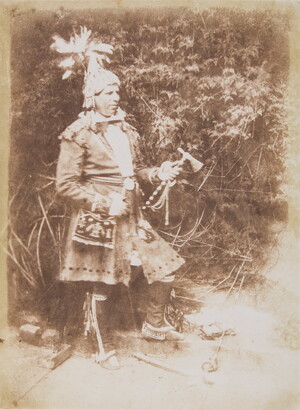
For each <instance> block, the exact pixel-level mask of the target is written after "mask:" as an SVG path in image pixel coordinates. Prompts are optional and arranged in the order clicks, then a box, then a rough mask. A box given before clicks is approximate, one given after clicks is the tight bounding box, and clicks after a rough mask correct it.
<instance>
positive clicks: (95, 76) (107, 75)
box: [51, 27, 120, 108]
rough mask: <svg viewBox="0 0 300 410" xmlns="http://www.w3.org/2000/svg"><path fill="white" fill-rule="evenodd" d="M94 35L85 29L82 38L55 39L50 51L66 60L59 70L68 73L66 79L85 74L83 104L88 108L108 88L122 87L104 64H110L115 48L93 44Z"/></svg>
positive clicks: (81, 28)
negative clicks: (92, 36) (116, 85)
mask: <svg viewBox="0 0 300 410" xmlns="http://www.w3.org/2000/svg"><path fill="white" fill-rule="evenodd" d="M91 34H92V31H91V30H88V29H87V28H86V27H80V34H76V33H75V34H74V36H72V37H71V38H70V41H66V40H64V39H63V38H62V37H60V36H58V35H56V36H53V40H54V42H53V43H52V45H51V49H52V50H54V51H57V52H58V53H60V54H64V56H65V58H64V59H63V60H62V61H61V62H60V63H59V67H60V68H62V69H64V70H65V72H64V74H63V76H62V78H63V79H66V78H69V77H70V76H71V75H73V74H76V73H77V72H78V71H79V70H82V69H83V71H84V86H83V94H84V97H85V99H84V104H83V106H84V107H85V108H91V107H92V106H93V97H94V95H95V93H97V92H100V91H101V90H102V89H104V88H105V87H106V86H107V85H109V84H114V83H116V84H119V83H120V81H119V78H118V77H117V76H116V75H115V74H113V73H112V72H111V71H108V70H106V69H105V66H104V64H105V62H106V63H109V62H110V58H109V56H110V55H112V53H113V46H111V45H110V44H105V43H101V42H95V41H94V40H91Z"/></svg>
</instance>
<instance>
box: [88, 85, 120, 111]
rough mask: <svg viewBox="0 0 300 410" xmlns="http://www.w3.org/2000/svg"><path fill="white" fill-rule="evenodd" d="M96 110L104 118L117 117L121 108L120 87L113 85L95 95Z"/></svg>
mask: <svg viewBox="0 0 300 410" xmlns="http://www.w3.org/2000/svg"><path fill="white" fill-rule="evenodd" d="M94 99H95V110H96V111H97V112H98V113H99V114H101V115H103V116H104V117H111V116H112V115H115V114H116V112H117V109H118V107H119V101H120V95H119V86H118V85H117V84H111V85H108V86H107V87H105V88H104V90H103V91H101V92H100V93H99V94H95V96H94Z"/></svg>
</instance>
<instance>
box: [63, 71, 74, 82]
mask: <svg viewBox="0 0 300 410" xmlns="http://www.w3.org/2000/svg"><path fill="white" fill-rule="evenodd" d="M72 74H73V71H71V70H67V71H66V72H65V73H64V75H63V76H62V79H63V80H65V79H67V78H69V77H70V75H72Z"/></svg>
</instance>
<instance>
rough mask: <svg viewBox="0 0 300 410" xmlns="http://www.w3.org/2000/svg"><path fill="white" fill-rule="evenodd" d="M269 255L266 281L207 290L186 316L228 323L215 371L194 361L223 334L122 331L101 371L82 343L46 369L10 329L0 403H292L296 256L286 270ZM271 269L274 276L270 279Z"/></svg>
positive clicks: (246, 409)
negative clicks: (162, 335) (109, 365)
mask: <svg viewBox="0 0 300 410" xmlns="http://www.w3.org/2000/svg"><path fill="white" fill-rule="evenodd" d="M294 251H295V250H293V249H289V250H288V251H287V250H285V252H294ZM295 260H296V261H297V260H298V258H296V259H295ZM271 262H272V261H271ZM273 262H274V261H273ZM273 262H272V263H270V266H269V267H267V268H266V278H267V280H266V282H265V284H264V285H263V286H262V285H259V286H257V287H256V288H252V289H251V290H249V289H245V290H242V291H241V292H240V294H239V295H238V298H237V293H233V294H232V295H230V297H228V295H227V293H226V292H212V293H210V294H208V295H206V297H205V303H204V305H203V306H202V308H201V309H199V310H198V311H197V312H195V313H193V314H191V315H190V316H189V317H188V319H189V321H190V322H192V323H194V324H196V325H210V324H212V323H217V324H218V325H219V326H221V327H222V329H231V330H234V332H235V335H233V334H231V335H226V336H224V338H223V341H222V343H221V347H220V351H219V353H218V355H217V359H218V368H217V369H216V371H215V372H211V373H208V372H204V371H203V370H202V369H201V365H202V364H203V363H204V362H205V361H207V360H208V359H209V358H211V357H213V356H214V354H215V352H216V350H217V348H218V346H219V343H220V340H221V339H220V337H218V338H216V340H202V339H201V338H200V336H199V335H197V334H190V335H188V336H187V340H186V342H185V343H183V344H181V345H180V346H178V345H169V344H163V345H162V344H160V343H164V342H154V344H151V342H145V341H143V340H142V339H140V338H139V337H137V336H136V335H132V334H123V335H120V338H119V342H118V344H119V348H120V361H121V364H122V367H121V369H120V370H119V371H107V370H104V369H103V368H101V367H100V366H99V365H98V364H96V363H95V362H93V361H92V359H91V358H90V357H88V356H87V355H86V353H85V352H82V351H80V350H77V351H75V352H74V353H73V355H72V356H71V357H70V358H69V359H68V360H66V361H65V362H64V363H63V364H61V365H60V366H59V367H57V368H56V369H54V370H49V369H47V368H45V367H42V365H41V360H40V359H41V357H42V356H43V355H44V354H46V353H45V350H44V348H41V347H37V346H33V345H29V344H26V343H24V342H22V341H20V339H19V338H18V334H17V332H16V331H15V330H14V329H10V331H7V332H6V333H3V334H1V335H0V336H1V338H2V339H3V342H2V343H1V344H0V351H1V360H2V364H1V380H2V382H1V389H2V392H1V397H2V402H1V405H0V407H1V408H22V409H25V408H35V409H43V408H51V409H66V408H72V409H73V408H74V409H76V408H78V409H90V408H91V409H94V408H95V409H197V410H198V409H199V410H235V409H236V410H241V409H242V410H294V409H299V408H300V398H299V386H300V377H299V376H300V374H299V363H300V362H299V297H298V294H299V293H298V289H299V288H298V286H297V284H298V283H299V279H297V275H298V265H297V264H296V266H295V265H294V266H293V267H290V268H289V269H290V271H287V270H286V268H287V265H286V264H281V259H280V258H279V262H277V263H273ZM270 270H272V276H271V275H269V278H270V277H272V280H271V279H269V278H268V272H269V271H270ZM293 275H294V276H293ZM286 278H288V279H286ZM293 278H294V279H293ZM197 292H198V296H199V295H200V296H201V294H203V292H204V290H203V289H201V288H198V289H195V294H197ZM149 343H150V344H149ZM136 352H141V353H145V354H147V355H148V357H149V358H150V359H155V360H156V361H159V362H160V363H161V364H162V365H164V366H167V367H169V368H171V369H172V370H173V371H174V370H175V371H177V373H174V372H170V371H167V370H164V369H162V368H157V367H153V366H151V365H149V364H147V363H145V362H143V361H139V360H137V359H136V358H135V357H133V356H132V354H133V353H136ZM180 373H181V374H180Z"/></svg>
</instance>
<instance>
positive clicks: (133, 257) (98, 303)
mask: <svg viewBox="0 0 300 410" xmlns="http://www.w3.org/2000/svg"><path fill="white" fill-rule="evenodd" d="M90 35H91V32H90V31H88V30H87V29H86V28H84V29H82V31H81V35H80V36H77V35H75V37H72V38H71V40H70V42H66V41H65V40H63V39H62V38H61V37H58V36H56V37H54V40H55V41H54V44H53V45H52V48H53V49H54V50H56V51H58V52H59V53H61V54H65V55H67V59H65V60H64V61H62V62H61V63H60V66H61V67H63V68H65V69H67V70H66V72H65V74H64V76H63V78H67V77H68V76H69V75H71V74H72V73H73V72H74V70H75V67H76V65H78V62H79V63H80V64H81V66H83V67H84V72H85V77H84V87H83V95H84V111H83V112H82V113H80V114H79V118H78V119H77V120H76V121H75V122H74V123H72V124H71V125H70V126H69V127H67V129H66V130H65V131H64V132H63V133H62V134H61V135H60V140H61V147H60V155H59V159H58V165H57V184H56V186H57V191H58V193H59V194H60V195H61V196H62V197H64V198H66V200H68V203H69V205H70V207H71V209H72V215H71V220H70V226H69V230H68V236H67V239H66V243H65V251H64V264H63V266H62V269H61V271H60V273H59V280H60V281H64V282H74V281H77V282H79V281H84V282H88V283H89V284H90V289H91V295H90V297H89V299H88V300H87V316H86V330H87V332H91V331H93V333H94V335H95V338H96V341H97V353H96V355H97V356H96V357H97V361H98V362H99V363H100V364H101V365H102V366H103V367H105V368H108V369H118V368H119V363H118V359H117V356H116V352H115V349H114V346H113V337H112V336H113V332H112V330H113V329H112V326H111V303H112V300H113V299H112V294H113V289H114V286H113V285H116V284H118V283H123V284H124V285H126V286H128V284H129V281H130V279H131V274H132V267H133V266H140V267H141V268H142V270H143V274H144V276H145V277H146V279H147V281H148V286H149V300H148V303H147V314H146V320H145V322H144V323H143V326H142V334H143V336H144V337H146V338H152V339H156V340H161V341H164V340H182V339H183V335H181V334H180V333H178V332H176V331H175V330H174V328H173V327H172V326H171V325H170V324H169V323H168V322H167V321H166V319H165V306H166V304H167V303H168V301H169V298H170V291H171V287H172V282H173V280H174V272H175V271H176V270H177V269H178V268H179V267H180V266H181V265H182V264H183V263H184V260H183V259H182V258H181V257H180V256H179V255H178V254H177V253H176V252H175V251H174V250H173V249H172V247H171V246H170V245H169V244H168V243H167V242H165V241H164V240H163V239H162V238H161V237H160V236H159V235H158V234H157V233H156V232H155V231H154V230H153V229H152V228H151V226H150V225H149V223H148V222H147V221H146V220H145V219H144V218H143V215H142V212H141V205H140V198H139V196H140V195H139V193H140V189H139V182H141V181H149V182H150V183H152V184H156V183H157V184H159V183H160V182H161V181H162V180H165V181H168V180H172V179H174V178H176V177H177V175H178V174H179V172H180V170H181V169H180V167H179V166H178V164H177V163H170V162H166V163H163V164H162V165H161V166H160V167H156V168H145V167H143V166H142V156H141V154H140V151H139V147H138V145H139V139H140V137H139V135H138V134H137V132H136V131H135V129H134V128H133V127H131V126H130V125H129V124H128V123H127V122H126V121H125V116H126V114H125V113H124V112H123V111H122V110H121V109H120V108H119V86H120V81H119V78H118V77H117V76H116V75H115V74H113V73H112V72H111V71H108V70H106V69H105V68H104V64H103V61H105V60H108V55H109V54H111V53H112V47H111V46H109V45H107V44H99V43H95V42H94V41H91V40H90ZM141 268H140V269H141ZM114 303H116V302H114Z"/></svg>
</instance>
